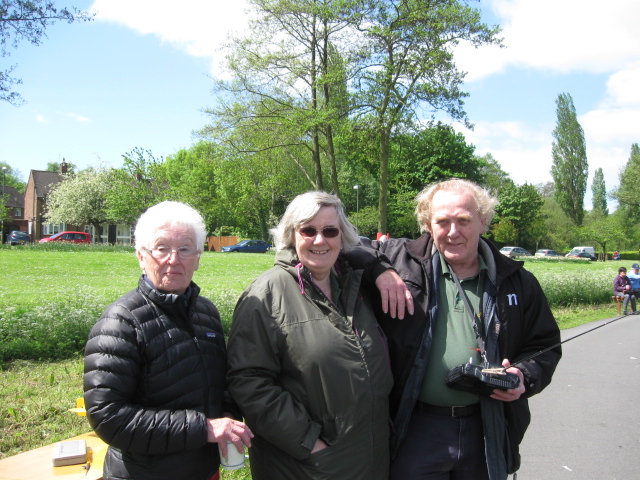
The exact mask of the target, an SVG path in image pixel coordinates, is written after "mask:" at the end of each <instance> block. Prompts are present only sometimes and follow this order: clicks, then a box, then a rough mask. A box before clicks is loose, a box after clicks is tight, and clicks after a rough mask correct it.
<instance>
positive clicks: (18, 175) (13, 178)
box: [0, 161, 27, 194]
mask: <svg viewBox="0 0 640 480" xmlns="http://www.w3.org/2000/svg"><path fill="white" fill-rule="evenodd" d="M2 168H4V170H2ZM2 172H4V174H3V173H2ZM0 175H2V177H0V180H1V181H2V182H3V183H4V185H5V186H7V187H14V188H15V189H16V190H18V191H19V192H20V193H22V194H24V191H25V190H26V188H27V184H26V183H25V182H24V181H23V180H22V172H20V170H18V169H16V168H13V167H12V166H11V165H9V164H8V163H7V162H2V161H0Z"/></svg>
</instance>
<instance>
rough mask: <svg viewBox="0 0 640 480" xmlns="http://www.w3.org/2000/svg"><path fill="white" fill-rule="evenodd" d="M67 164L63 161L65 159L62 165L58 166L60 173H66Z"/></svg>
mask: <svg viewBox="0 0 640 480" xmlns="http://www.w3.org/2000/svg"><path fill="white" fill-rule="evenodd" d="M67 166H68V165H67V162H66V161H65V159H64V158H63V159H62V163H61V164H60V173H63V174H64V173H67Z"/></svg>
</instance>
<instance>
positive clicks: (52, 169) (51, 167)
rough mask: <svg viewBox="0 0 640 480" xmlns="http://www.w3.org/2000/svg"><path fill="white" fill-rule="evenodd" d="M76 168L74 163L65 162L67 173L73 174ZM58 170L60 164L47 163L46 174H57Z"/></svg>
mask: <svg viewBox="0 0 640 480" xmlns="http://www.w3.org/2000/svg"><path fill="white" fill-rule="evenodd" d="M77 169H78V167H77V166H76V164H75V163H72V162H67V173H74V172H75V171H76V170H77ZM59 170H60V164H59V163H57V162H47V168H45V171H46V172H57V171H59Z"/></svg>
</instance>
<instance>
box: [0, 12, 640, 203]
mask: <svg viewBox="0 0 640 480" xmlns="http://www.w3.org/2000/svg"><path fill="white" fill-rule="evenodd" d="M55 3H56V5H57V6H59V7H61V6H70V5H73V6H75V7H78V8H80V9H84V10H88V11H90V12H95V13H96V17H95V21H93V22H88V23H73V24H66V23H58V24H56V25H54V26H51V27H49V28H48V30H47V37H48V38H46V39H44V40H43V43H42V44H41V45H40V46H33V45H31V44H29V43H24V42H23V43H21V44H20V45H19V47H18V49H16V50H11V56H10V57H8V58H3V59H1V60H0V62H1V63H0V66H1V67H2V69H4V68H6V66H8V65H17V66H16V69H15V70H14V72H13V75H14V76H15V77H18V78H21V79H22V80H23V82H24V83H23V84H22V85H19V86H17V87H16V89H17V91H18V92H20V94H21V95H22V96H23V97H24V99H25V100H26V103H25V104H24V105H22V106H20V107H14V106H12V105H10V104H9V103H7V102H0V161H4V162H7V163H8V164H9V165H11V167H12V168H14V169H17V170H19V171H20V173H21V174H22V179H23V180H25V181H26V180H27V178H28V176H29V172H30V171H31V170H32V169H33V170H45V169H46V166H47V164H48V163H49V162H60V161H61V160H62V159H63V158H64V159H66V161H67V162H71V163H73V164H75V165H76V166H77V167H79V168H80V169H83V168H86V167H88V166H97V165H107V166H113V167H119V166H121V165H122V155H123V154H125V153H127V152H131V151H132V150H133V149H134V148H136V147H137V148H143V149H148V150H150V151H151V152H152V153H153V155H154V156H155V157H156V158H159V157H166V156H167V155H171V154H174V153H176V152H177V151H178V150H180V149H183V148H189V147H190V146H191V145H192V144H193V143H194V142H195V141H196V140H197V139H195V138H194V136H193V132H194V131H197V130H198V129H200V128H202V127H203V126H205V125H206V124H207V123H208V122H209V118H208V117H207V115H206V114H204V113H203V112H202V110H203V109H204V108H207V107H210V106H213V105H214V97H213V95H212V93H211V89H212V84H213V78H217V77H220V76H223V75H224V71H223V70H222V67H221V65H222V61H223V60H224V52H223V50H222V48H221V47H222V45H223V44H224V42H225V41H226V39H227V35H228V33H229V32H242V31H243V28H244V27H245V26H246V22H247V16H246V13H245V11H244V8H245V3H244V0H225V1H221V0H182V1H181V2H180V3H175V2H164V1H158V0H93V1H89V0H75V1H66V0H64V1H62V0H58V1H56V2H55ZM471 4H472V5H474V6H476V7H478V8H480V10H481V11H482V15H483V20H484V21H485V22H486V23H488V24H490V25H495V24H498V25H500V26H501V28H502V29H503V31H502V34H501V36H502V37H503V39H504V41H503V43H504V46H505V47H504V48H496V47H482V48H480V49H477V50H476V49H473V48H470V47H468V46H465V45H461V46H459V47H458V48H457V49H456V57H455V58H456V62H457V65H458V67H459V68H460V69H461V70H463V71H466V72H467V76H466V81H465V86H464V89H465V91H467V92H469V94H470V96H469V97H468V98H467V99H466V102H465V103H466V105H465V107H466V108H465V110H466V112H467V115H468V117H469V119H470V121H471V122H472V123H473V124H474V125H475V127H474V129H473V131H470V130H467V129H465V128H464V127H463V126H462V125H458V124H454V127H455V128H456V129H457V130H458V131H460V132H462V133H463V134H464V135H465V138H466V140H467V143H471V144H473V145H475V146H476V153H478V154H481V155H482V154H485V153H491V154H492V155H493V156H494V158H495V159H496V160H497V161H498V162H499V163H500V165H501V166H502V169H503V170H505V171H506V172H507V173H509V174H510V176H511V178H512V179H513V180H514V181H515V182H516V183H517V184H523V183H525V182H528V183H533V184H538V183H542V182H548V181H552V177H551V173H550V170H551V164H552V158H551V144H552V141H553V137H552V132H553V129H554V128H555V125H556V104H555V101H556V98H557V96H558V94H560V93H569V94H570V95H571V96H572V98H573V102H574V105H575V108H576V112H577V114H578V121H579V122H580V124H581V125H582V128H583V129H584V133H585V139H586V146H587V158H588V162H589V181H588V187H587V193H586V196H585V208H587V209H590V208H591V182H592V180H593V175H594V172H595V170H596V169H597V168H602V169H603V171H604V176H605V184H606V187H607V190H611V189H612V188H614V187H616V186H617V185H618V175H619V172H620V169H621V168H622V167H623V166H624V165H625V163H626V161H627V160H628V158H629V154H630V150H631V144H632V143H635V142H640V88H639V87H640V28H638V18H640V2H638V1H637V0H610V1H609V2H604V3H603V2H601V1H598V2H596V1H595V0H580V1H578V0H536V1H531V0H482V1H480V2H471ZM442 120H444V121H447V119H446V117H444V118H442ZM448 123H452V122H451V121H448ZM612 203H613V202H611V201H610V207H611V206H613V205H612Z"/></svg>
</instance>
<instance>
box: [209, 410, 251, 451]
mask: <svg viewBox="0 0 640 480" xmlns="http://www.w3.org/2000/svg"><path fill="white" fill-rule="evenodd" d="M252 438H253V433H252V432H251V430H250V429H249V427H247V426H246V425H245V424H244V423H242V422H239V421H237V420H234V419H232V418H228V417H222V418H207V441H208V442H210V443H217V444H218V445H219V446H220V451H221V452H222V456H224V457H226V456H227V442H231V443H233V444H234V445H235V446H236V448H237V449H238V452H244V446H245V445H246V446H247V447H250V446H251V439H252Z"/></svg>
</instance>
